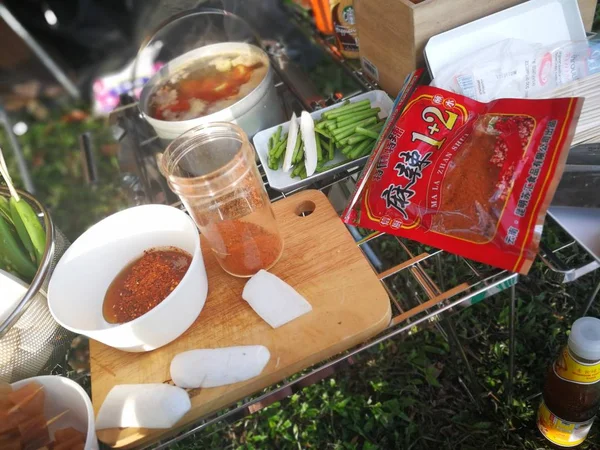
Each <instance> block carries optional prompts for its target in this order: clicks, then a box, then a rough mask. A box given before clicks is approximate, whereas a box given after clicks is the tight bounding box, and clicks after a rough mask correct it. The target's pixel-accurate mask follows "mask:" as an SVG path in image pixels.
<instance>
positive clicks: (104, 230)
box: [48, 205, 208, 352]
mask: <svg viewBox="0 0 600 450" xmlns="http://www.w3.org/2000/svg"><path fill="white" fill-rule="evenodd" d="M170 246H172V247H178V248H180V249H182V250H185V251H186V252H188V253H189V254H191V255H192V263H191V265H190V267H189V269H188V271H187V273H186V274H185V276H184V277H183V279H182V280H181V282H180V283H179V285H178V286H177V287H176V288H175V289H174V290H173V292H171V294H170V295H169V296H168V297H167V298H166V299H164V300H163V301H162V302H161V303H160V304H159V305H157V306H156V307H155V308H153V309H151V310H150V311H148V312H147V313H146V314H144V315H143V316H141V317H138V318H137V319H135V320H132V321H131V322H127V323H124V324H120V325H118V324H111V323H108V322H107V321H106V320H105V319H104V316H103V313H102V304H103V302H104V295H105V293H106V290H107V289H108V286H109V285H110V283H111V282H112V281H113V279H114V278H115V276H116V275H117V274H118V273H119V272H120V271H121V270H122V269H123V268H124V267H125V266H126V265H127V264H128V263H130V262H131V261H133V260H135V259H136V258H138V257H140V256H141V255H142V254H143V252H144V250H148V249H151V248H156V247H158V248H160V247H170ZM207 292H208V281H207V278H206V270H205V268H204V260H203V258H202V252H201V250H200V235H199V234H198V230H197V228H196V225H195V224H194V222H193V221H192V219H191V218H190V217H189V216H188V215H187V214H186V213H184V212H183V211H181V210H179V209H176V208H173V207H170V206H164V205H144V206H137V207H135V208H130V209H127V210H125V211H121V212H118V213H116V214H113V215H112V216H110V217H107V218H106V219H104V220H102V221H101V222H99V223H97V224H96V225H94V226H93V227H91V228H90V229H89V230H87V231H86V232H85V233H83V234H82V235H81V236H80V237H79V239H77V240H76V241H75V242H74V243H73V245H71V247H69V249H68V250H67V251H66V253H65V254H64V255H63V256H62V258H61V259H60V261H59V263H58V265H57V266H56V269H55V270H54V273H53V274H52V278H51V279H50V286H49V288H48V305H49V307H50V312H51V313H52V315H53V316H54V318H55V319H56V321H57V322H58V323H59V324H61V325H62V326H63V327H65V328H67V329H68V330H71V331H73V332H75V333H79V334H83V335H86V336H89V337H90V338H92V339H96V340H97V341H100V342H103V343H104V344H106V345H109V346H111V347H114V348H118V349H120V350H124V351H128V352H142V351H149V350H154V349H156V348H158V347H161V346H163V345H165V344H168V343H169V342H171V341H173V340H174V339H176V338H177V337H179V336H180V335H181V334H182V333H183V332H184V331H185V330H187V329H188V328H189V327H190V325H192V323H193V322H194V321H195V320H196V318H197V317H198V314H200V311H201V310H202V307H203V306H204V302H205V300H206V294H207Z"/></svg>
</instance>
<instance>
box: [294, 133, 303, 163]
mask: <svg viewBox="0 0 600 450" xmlns="http://www.w3.org/2000/svg"><path fill="white" fill-rule="evenodd" d="M300 147H302V137H301V136H298V138H297V139H296V146H295V147H294V152H293V153H292V164H294V162H295V161H296V158H298V152H299V151H300Z"/></svg>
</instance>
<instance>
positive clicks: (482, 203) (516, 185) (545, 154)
mask: <svg viewBox="0 0 600 450" xmlns="http://www.w3.org/2000/svg"><path fill="white" fill-rule="evenodd" d="M401 95H402V94H401ZM581 103H582V100H581V99H549V100H516V99H503V100H496V101H494V102H492V103H489V104H483V103H479V102H476V101H474V100H471V99H469V98H466V97H462V96H459V95H456V94H453V93H450V92H447V91H444V90H441V89H437V88H432V87H428V86H421V87H418V88H417V89H416V90H415V93H414V95H413V96H412V97H411V98H410V100H408V101H405V102H403V103H402V102H401V103H398V105H397V106H396V107H397V108H403V109H402V114H401V115H400V117H399V118H398V119H397V121H396V123H395V124H394V126H393V127H391V126H388V127H387V129H386V135H385V136H384V138H380V140H379V142H378V146H377V148H376V152H375V155H374V156H373V157H372V158H371V159H370V160H369V162H368V163H367V167H366V168H365V171H364V172H363V177H362V178H361V180H359V184H358V189H357V192H356V193H355V194H354V196H353V198H352V200H351V203H350V205H351V207H349V208H348V209H347V210H346V212H345V213H344V216H343V219H344V221H345V222H346V223H348V224H351V225H356V226H361V227H366V228H372V229H376V230H381V231H387V232H390V233H392V234H397V235H400V236H404V237H407V238H411V239H415V240H417V241H420V242H422V243H425V244H428V245H432V246H435V247H439V248H442V249H444V250H448V251H450V252H453V253H456V254H460V255H462V256H465V257H468V258H472V259H475V260H478V261H481V262H485V263H488V264H491V265H494V266H498V267H502V268H505V269H509V270H512V271H516V272H522V273H526V272H527V271H528V269H529V267H530V266H531V262H532V261H533V259H534V257H535V253H536V251H537V244H538V242H539V238H540V235H541V226H542V225H543V218H544V215H545V213H546V209H547V207H548V205H549V202H550V199H551V197H552V195H553V193H554V190H555V189H556V185H557V184H558V181H559V178H560V175H561V173H562V168H563V166H564V161H565V159H566V155H567V150H568V147H569V144H570V142H571V138H572V134H573V130H574V127H575V124H576V118H577V117H578V115H579V111H580V109H581ZM365 177H366V178H365Z"/></svg>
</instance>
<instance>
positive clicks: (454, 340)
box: [442, 318, 481, 408]
mask: <svg viewBox="0 0 600 450" xmlns="http://www.w3.org/2000/svg"><path fill="white" fill-rule="evenodd" d="M442 323H443V325H442V327H443V329H444V330H445V331H446V333H447V335H448V340H449V342H450V345H451V346H452V347H453V348H454V349H455V350H456V351H457V352H458V355H459V356H460V358H461V359H462V361H463V363H464V364H465V367H466V368H467V375H468V377H469V382H470V383H469V384H470V387H471V389H472V390H473V391H474V394H473V393H471V389H469V387H467V385H466V384H465V383H464V382H463V381H462V379H460V378H459V382H460V384H461V386H462V387H463V388H464V389H465V390H466V391H467V394H468V395H469V397H471V400H472V401H473V402H474V403H475V404H476V405H477V407H478V408H480V407H481V404H480V402H481V389H480V386H479V383H478V382H477V377H476V376H475V372H474V371H473V367H471V363H470V362H469V358H468V357H467V354H466V353H465V349H464V348H463V346H462V344H461V343H460V340H459V339H458V335H457V334H456V328H455V327H454V321H453V320H452V319H451V318H446V319H444V320H443V321H442Z"/></svg>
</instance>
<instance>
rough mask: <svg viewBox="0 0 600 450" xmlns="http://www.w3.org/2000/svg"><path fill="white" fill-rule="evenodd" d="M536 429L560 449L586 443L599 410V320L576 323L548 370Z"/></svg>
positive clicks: (592, 319) (583, 319)
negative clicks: (565, 343)
mask: <svg viewBox="0 0 600 450" xmlns="http://www.w3.org/2000/svg"><path fill="white" fill-rule="evenodd" d="M542 396H543V400H542V404H541V405H540V408H539V410H538V416H537V426H538V428H539V430H540V431H541V433H542V434H543V435H544V436H545V437H546V439H548V440H549V441H550V442H552V443H553V444H555V445H557V446H559V447H575V446H577V445H579V444H581V443H582V442H583V441H585V438H586V437H587V435H588V433H589V431H590V428H591V427H592V423H593V422H594V419H595V417H596V413H597V412H598V409H599V408H600V320H599V319H596V318H594V317H583V318H581V319H578V320H576V321H575V323H573V326H572V327H571V334H570V335H569V342H568V345H567V346H566V347H564V348H563V349H562V350H561V353H560V354H559V355H558V358H557V359H556V361H554V364H553V365H552V366H551V367H550V368H549V370H548V373H547V375H546V382H545V384H544V390H543V393H542Z"/></svg>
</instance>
